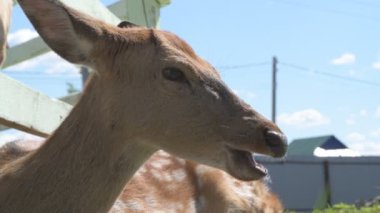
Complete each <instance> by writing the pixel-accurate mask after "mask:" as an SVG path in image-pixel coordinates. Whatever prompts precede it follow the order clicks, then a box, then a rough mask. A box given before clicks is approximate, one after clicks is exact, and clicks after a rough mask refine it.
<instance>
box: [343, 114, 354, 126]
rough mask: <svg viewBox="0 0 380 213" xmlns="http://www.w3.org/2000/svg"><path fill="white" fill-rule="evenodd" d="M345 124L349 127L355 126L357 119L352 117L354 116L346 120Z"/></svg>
mask: <svg viewBox="0 0 380 213" xmlns="http://www.w3.org/2000/svg"><path fill="white" fill-rule="evenodd" d="M345 122H346V124H347V125H354V124H356V120H355V117H354V116H352V115H350V116H348V118H346V120H345Z"/></svg>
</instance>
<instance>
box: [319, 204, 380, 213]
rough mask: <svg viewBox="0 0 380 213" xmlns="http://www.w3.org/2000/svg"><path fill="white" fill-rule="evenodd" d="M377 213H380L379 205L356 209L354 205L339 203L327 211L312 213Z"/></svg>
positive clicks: (321, 210) (320, 210)
mask: <svg viewBox="0 0 380 213" xmlns="http://www.w3.org/2000/svg"><path fill="white" fill-rule="evenodd" d="M351 212H352V213H377V212H380V204H377V205H374V206H368V207H367V206H364V207H360V208H357V207H356V206H355V205H350V204H345V203H339V204H336V205H334V206H332V207H329V208H327V209H315V210H314V211H313V213H351Z"/></svg>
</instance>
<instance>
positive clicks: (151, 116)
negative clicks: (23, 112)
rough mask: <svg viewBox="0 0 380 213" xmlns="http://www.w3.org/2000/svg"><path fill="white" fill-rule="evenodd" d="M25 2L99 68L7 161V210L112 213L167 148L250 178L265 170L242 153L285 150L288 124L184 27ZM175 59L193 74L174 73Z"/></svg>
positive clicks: (2, 208)
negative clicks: (49, 130)
mask: <svg viewBox="0 0 380 213" xmlns="http://www.w3.org/2000/svg"><path fill="white" fill-rule="evenodd" d="M18 2H19V4H20V6H21V8H22V9H23V10H24V12H25V13H26V15H27V16H28V18H29V19H30V20H31V22H32V24H33V26H34V27H35V28H36V30H37V31H38V33H39V34H40V36H41V37H42V38H43V39H44V41H45V42H46V43H47V44H48V45H49V46H50V48H52V50H54V51H55V52H56V53H57V54H59V55H60V56H61V57H63V58H64V59H66V60H68V61H69V62H72V63H77V64H82V65H86V66H89V67H91V68H92V69H93V70H94V71H95V75H93V76H92V78H91V79H90V81H89V82H88V84H87V85H86V88H85V90H84V92H83V95H82V97H81V98H80V100H79V102H78V104H77V105H76V106H74V108H73V110H72V111H71V113H70V114H69V115H68V117H67V118H66V119H65V120H64V121H63V123H62V124H61V125H60V126H59V127H58V129H57V130H56V131H55V132H54V133H53V134H52V135H51V136H50V137H49V138H48V139H47V141H46V143H44V144H43V145H42V146H41V147H40V148H39V149H37V150H36V151H32V152H30V153H28V154H26V155H25V156H22V157H20V158H18V159H16V160H14V161H12V162H10V163H7V164H4V165H3V167H1V168H0V212H7V213H13V212H17V213H18V212H32V213H33V212H35V213H37V212H52V213H53V212H91V213H96V212H106V211H108V210H109V209H110V208H111V207H112V205H113V203H114V202H115V200H116V199H117V197H118V196H119V194H120V193H121V192H122V190H123V188H124V186H125V185H126V184H127V183H128V181H129V180H130V178H131V177H132V176H133V175H134V174H135V172H136V171H137V170H138V169H139V168H140V167H141V165H143V163H144V162H145V161H146V160H147V159H148V158H149V157H150V156H151V155H152V154H153V153H154V152H155V151H157V150H159V149H162V150H165V151H166V152H168V153H171V154H173V155H175V156H177V157H181V158H185V159H189V160H192V161H196V162H198V163H202V164H205V165H208V166H213V167H217V168H219V169H222V170H225V171H226V172H228V173H229V174H231V175H233V176H234V177H235V178H239V179H244V180H257V179H260V178H262V177H263V173H260V172H258V170H257V169H255V168H256V167H254V166H252V165H253V164H252V163H251V162H249V161H248V160H247V159H248V158H245V157H243V158H242V156H246V155H243V154H236V153H242V152H243V153H248V154H249V153H252V152H257V153H261V154H267V155H272V156H278V155H276V153H274V152H273V150H272V149H271V148H270V147H269V146H268V144H267V140H266V139H267V138H266V137H265V133H267V132H268V131H275V132H278V133H281V131H280V130H279V129H278V127H277V126H276V125H275V124H273V123H271V122H270V121H268V120H267V119H265V118H264V117H262V116H261V115H260V114H259V113H257V112H255V111H254V110H253V109H252V108H251V107H250V106H249V105H247V104H245V103H244V102H243V101H242V100H241V99H240V98H238V97H237V96H236V95H235V94H234V93H233V92H231V90H230V89H229V88H228V87H227V86H226V85H225V84H224V83H223V82H222V80H221V78H220V76H219V75H218V73H217V71H216V70H215V69H214V68H213V67H212V66H211V65H209V64H208V63H207V62H206V61H204V60H203V59H201V58H200V57H198V56H197V55H196V54H195V52H194V51H193V50H192V49H191V47H190V46H189V45H187V44H186V42H185V41H183V40H181V39H180V38H178V37H177V36H175V35H174V34H172V33H169V32H165V31H160V30H153V29H146V28H142V27H136V28H130V29H121V28H118V27H116V26H110V25H108V24H105V23H104V22H102V21H99V20H95V19H93V18H91V17H89V16H86V15H84V14H82V13H80V12H78V11H76V10H73V9H71V8H69V7H67V6H65V5H63V4H62V3H60V2H59V1H57V0H19V1H18ZM170 67H174V68H176V69H179V70H181V71H182V72H183V74H184V76H185V77H186V78H185V79H183V81H181V82H176V81H171V80H168V79H165V78H164V77H163V75H162V70H165V69H167V68H170ZM280 146H285V145H284V144H282V143H281V144H280ZM231 150H239V151H238V152H233V151H231ZM281 150H285V149H281ZM283 154H284V152H281V156H282V155H283Z"/></svg>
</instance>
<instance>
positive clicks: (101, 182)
mask: <svg viewBox="0 0 380 213" xmlns="http://www.w3.org/2000/svg"><path fill="white" fill-rule="evenodd" d="M89 87H92V88H88V89H87V90H88V93H87V92H85V94H84V95H83V97H82V98H81V101H80V102H79V103H78V104H77V106H76V107H74V109H73V110H72V112H71V113H70V115H69V116H68V117H67V118H66V119H65V121H64V122H63V123H62V125H61V126H60V127H59V128H58V129H57V130H56V132H55V133H54V134H53V135H52V136H51V137H50V138H49V139H48V140H47V142H46V143H45V144H44V145H43V146H42V147H41V148H40V149H39V150H37V151H36V152H35V153H33V154H31V155H28V156H26V157H25V158H23V159H20V160H19V161H18V162H15V163H14V164H13V165H9V166H8V167H7V168H6V173H7V175H6V176H7V177H5V176H4V177H1V178H0V194H1V195H0V206H3V205H2V204H1V202H6V203H7V202H8V203H7V205H8V204H9V205H12V206H13V207H14V208H15V209H14V210H15V211H9V212H16V211H17V212H57V209H62V210H65V212H106V211H107V210H108V209H110V208H111V206H112V204H113V202H114V201H115V200H116V198H117V196H118V195H119V194H120V192H121V191H122V189H123V188H124V186H125V185H126V183H127V182H128V180H129V179H130V178H131V177H132V175H133V174H134V173H135V172H136V170H137V169H138V168H139V167H140V166H141V165H142V164H143V163H144V162H145V161H146V160H147V159H148V158H149V156H151V155H152V153H153V152H154V151H155V150H154V149H152V148H150V147H149V146H147V145H144V143H142V142H141V141H137V140H135V139H132V138H131V137H130V136H129V133H128V132H127V131H126V130H125V129H124V128H122V127H120V126H119V125H120V123H122V122H119V123H115V122H116V119H117V118H116V117H114V116H117V115H113V113H112V111H113V109H112V106H107V107H105V106H104V103H107V100H105V98H106V97H107V95H101V94H102V93H97V92H100V90H101V89H103V88H102V87H101V86H99V85H97V86H91V85H89ZM7 170H8V171H7ZM2 179H3V180H2ZM1 182H3V183H1ZM26 183H27V184H26ZM3 186H7V189H8V190H7V189H4V187H3ZM4 190H5V191H4ZM26 204H28V205H26ZM7 205H4V206H7ZM22 206H27V207H28V209H25V210H24V209H22V208H23V207H22ZM5 210H8V209H5ZM9 210H13V209H9ZM0 212H8V211H2V210H1V207H0Z"/></svg>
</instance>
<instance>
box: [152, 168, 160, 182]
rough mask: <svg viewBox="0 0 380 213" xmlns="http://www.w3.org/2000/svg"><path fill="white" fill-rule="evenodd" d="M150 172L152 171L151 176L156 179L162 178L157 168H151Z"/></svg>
mask: <svg viewBox="0 0 380 213" xmlns="http://www.w3.org/2000/svg"><path fill="white" fill-rule="evenodd" d="M150 172H151V173H152V175H153V177H154V178H156V179H157V180H162V173H161V172H160V171H158V170H155V169H151V170H150Z"/></svg>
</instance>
